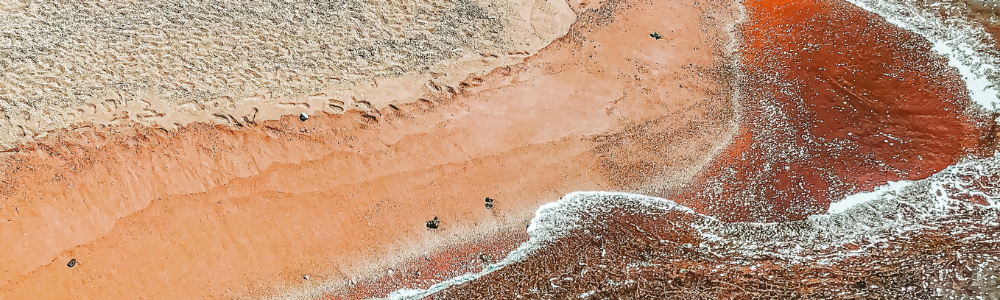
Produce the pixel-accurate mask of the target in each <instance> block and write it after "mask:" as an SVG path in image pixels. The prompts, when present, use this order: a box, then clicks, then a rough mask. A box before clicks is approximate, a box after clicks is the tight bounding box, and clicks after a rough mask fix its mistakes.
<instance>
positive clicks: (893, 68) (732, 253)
mask: <svg viewBox="0 0 1000 300" xmlns="http://www.w3.org/2000/svg"><path fill="white" fill-rule="evenodd" d="M743 4H744V5H745V6H746V8H747V17H748V20H747V22H746V23H745V24H744V25H743V26H742V27H741V28H740V33H741V34H742V36H743V39H744V40H743V44H742V47H741V52H742V54H743V59H742V63H743V65H742V68H743V73H744V74H745V78H744V80H743V82H742V83H741V84H742V87H743V95H742V98H741V101H740V102H741V105H742V109H743V123H742V125H741V129H740V131H739V133H738V135H737V136H736V137H735V138H734V141H733V143H732V144H731V145H730V146H729V147H728V148H727V149H725V150H724V151H723V152H722V153H721V154H720V155H719V156H718V157H717V158H716V159H715V160H714V161H712V163H711V164H710V165H709V166H708V167H707V168H706V169H705V170H706V171H704V172H703V173H702V174H700V175H699V177H698V178H699V179H698V180H697V181H696V182H695V183H693V184H691V185H689V186H687V187H686V188H685V190H684V191H683V192H681V193H679V194H677V195H674V196H672V197H670V198H671V199H672V200H676V201H678V202H680V203H681V204H684V205H686V206H689V207H692V208H694V209H695V210H697V211H698V212H701V213H705V214H707V215H710V216H715V217H718V218H719V219H721V220H726V221H745V220H753V221H789V220H800V219H803V218H805V217H806V216H809V215H812V214H819V213H824V212H825V211H826V210H827V208H828V206H829V203H830V202H831V201H835V200H838V199H839V198H841V197H843V196H844V195H846V194H851V193H856V192H859V191H866V190H872V189H873V188H874V187H876V186H879V185H882V184H885V183H886V181H897V180H919V179H923V178H926V177H928V176H930V175H932V174H934V173H937V172H939V171H941V170H942V169H944V168H945V167H947V166H949V165H952V164H954V163H955V162H956V161H958V160H959V159H961V158H962V157H967V156H970V155H972V156H985V155H989V154H991V153H992V151H993V150H994V149H995V148H996V141H995V137H996V133H997V128H996V127H997V126H996V124H994V123H993V121H991V119H992V118H993V117H978V116H974V115H975V114H973V113H970V112H968V111H967V106H968V104H969V96H968V93H967V92H966V89H965V85H964V83H963V82H962V81H961V80H960V77H959V76H958V74H957V72H955V71H954V70H953V69H951V68H949V67H948V66H947V62H946V61H944V59H943V58H941V57H939V56H936V55H934V54H932V52H931V51H930V45H929V44H928V43H927V42H926V41H924V40H922V39H920V38H918V37H917V36H915V35H913V34H911V33H908V32H905V31H903V30H901V29H899V28H896V27H895V26H892V25H890V24H888V23H886V22H885V21H884V20H882V19H881V18H880V17H878V16H875V15H872V14H870V13H868V12H865V11H863V10H861V9H859V8H857V7H855V6H853V5H850V4H847V3H846V2H844V1H790V0H778V1H772V0H748V1H745V2H743ZM994 117H995V116H994ZM987 168H989V167H987ZM996 176H997V174H996V172H995V171H994V172H992V173H989V172H988V173H984V174H978V175H975V176H972V177H969V178H964V179H963V180H964V181H963V182H965V183H962V184H951V185H945V188H944V190H945V191H946V192H947V193H950V194H951V197H952V199H957V200H959V201H967V203H973V204H977V205H986V204H988V202H987V199H986V197H996V196H997V194H998V193H997V191H998V189H997V186H996V185H997V181H996V180H995V179H996ZM960 181H961V180H960ZM968 190H975V191H980V192H967V191H968ZM984 195H987V196H984ZM622 205H624V206H625V207H626V208H623V209H611V210H610V212H605V213H602V214H594V215H587V216H586V217H584V218H583V219H584V220H585V221H584V222H586V225H584V226H583V227H584V228H586V230H587V231H582V230H581V231H578V232H575V233H574V234H572V235H571V236H569V237H567V238H562V239H558V240H556V241H553V242H552V243H550V244H547V245H546V246H545V247H544V248H543V249H542V250H540V251H538V252H536V253H535V254H533V255H531V256H530V257H528V258H526V259H525V260H523V261H520V262H517V263H515V264H512V265H509V266H507V267H504V268H503V269H500V270H499V271H496V272H493V273H489V274H487V275H485V276H483V277H480V278H477V279H475V280H472V281H470V282H467V283H464V284H461V285H458V286H455V287H453V288H450V289H447V290H445V291H443V292H440V293H436V294H434V295H431V297H429V298H435V299H456V298H504V299H513V298H520V297H527V298H588V297H589V298H593V299H605V298H617V299H649V298H690V299H719V298H726V299H730V298H732V299H756V298H761V297H775V298H790V297H791V298H794V297H805V298H844V296H845V295H851V296H855V297H859V298H878V297H890V298H892V297H897V298H911V299H912V298H927V297H932V296H940V295H937V294H935V291H934V290H933V289H930V288H926V287H927V286H928V285H930V286H935V285H941V284H950V288H951V289H953V290H952V291H954V292H955V293H957V294H960V295H976V293H978V292H981V291H982V290H979V289H980V288H981V287H982V284H984V283H982V282H978V281H976V280H966V281H963V282H957V281H954V280H951V279H941V278H935V277H934V276H936V275H935V274H956V273H955V272H958V273H960V274H959V275H961V276H964V277H963V278H970V277H975V276H977V275H975V274H972V273H970V272H971V271H967V270H972V269H973V268H974V266H977V265H978V266H988V268H997V267H1000V262H998V261H996V260H995V259H994V258H991V256H989V255H988V253H989V252H990V251H991V250H990V249H993V248H995V247H997V243H996V239H995V237H996V235H997V233H998V232H1000V231H997V230H996V223H995V222H994V223H989V222H985V223H978V221H981V220H984V218H985V220H990V219H991V218H992V219H996V214H995V212H993V211H990V210H986V209H982V208H977V207H973V208H971V209H969V210H967V211H962V212H960V213H959V215H955V216H952V217H950V218H951V219H950V220H951V221H950V222H953V223H954V224H961V225H956V226H957V227H954V228H964V230H959V231H953V230H952V229H953V227H950V226H937V225H939V224H932V225H933V226H932V227H935V228H936V229H934V230H923V231H916V232H910V233H907V234H905V235H904V236H893V237H890V238H889V241H888V242H884V243H880V244H879V249H880V250H877V251H865V252H862V253H861V254H859V255H857V256H856V257H851V258H846V259H843V260H840V261H838V262H837V263H834V264H831V265H826V266H821V265H816V264H805V265H795V264H794V263H793V262H791V261H789V260H787V259H783V258H778V257H767V256H764V257H746V256H743V255H744V254H745V253H740V252H738V251H736V250H732V249H735V246H733V248H732V249H728V250H726V248H725V247H724V248H723V250H720V251H719V252H704V251H700V250H698V247H697V246H696V245H699V244H700V243H702V242H704V240H702V237H700V236H698V235H697V233H695V231H694V230H693V228H692V224H693V223H695V222H696V221H697V220H696V218H695V217H693V215H691V214H684V213H677V212H668V213H659V212H654V213H650V212H649V211H643V209H644V208H635V209H634V210H633V209H630V208H627V207H628V205H630V204H627V203H626V204H622ZM928 222H936V221H928ZM796 224H802V223H791V224H789V226H790V227H793V228H794V227H796V226H799V225H796ZM990 224H992V225H990ZM736 232H737V234H736V235H735V236H733V238H741V237H746V238H757V239H761V241H765V240H767V238H766V237H764V236H763V235H762V236H749V235H747V234H746V233H743V234H739V231H736ZM984 232H985V233H986V234H987V235H988V236H990V237H993V238H994V239H990V238H986V239H985V240H987V241H991V242H983V243H970V242H969V241H970V239H967V238H968V237H970V236H973V235H977V234H980V233H984ZM758 233H759V232H758ZM869 242H870V241H867V240H859V241H857V242H851V243H846V244H842V245H835V246H834V247H831V248H823V250H820V251H818V252H816V253H812V255H834V256H837V255H841V254H843V253H846V252H848V251H853V250H857V249H859V248H860V247H864V246H865V243H869ZM813 246H815V245H813ZM471 248H472V249H477V248H475V247H471ZM943 249H950V250H947V251H944V250H943ZM942 251H944V252H942ZM958 252H961V253H962V254H961V255H957V256H956V253H958ZM963 255H964V257H965V258H963ZM969 257H972V258H969ZM942 262H945V263H942ZM751 264H752V265H753V267H752V268H751V267H749V266H750V265H751ZM955 270H959V271H955ZM961 270H966V271H961ZM963 272H964V273H963ZM949 276H952V275H949ZM951 278H954V276H952V277H951ZM989 284H990V283H986V285H989Z"/></svg>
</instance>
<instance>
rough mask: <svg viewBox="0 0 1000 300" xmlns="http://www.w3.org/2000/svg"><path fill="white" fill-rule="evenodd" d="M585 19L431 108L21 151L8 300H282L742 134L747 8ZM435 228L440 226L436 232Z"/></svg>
mask: <svg viewBox="0 0 1000 300" xmlns="http://www.w3.org/2000/svg"><path fill="white" fill-rule="evenodd" d="M588 5H589V6H588ZM573 7H574V8H575V9H578V10H579V19H578V21H577V22H576V23H575V25H574V26H573V27H572V28H571V30H570V33H569V34H567V36H565V37H563V38H562V39H559V40H557V41H556V42H554V43H553V44H552V45H550V46H548V47H547V48H545V49H543V50H541V51H540V52H539V53H538V54H537V55H535V56H532V57H530V58H528V59H527V60H526V61H525V62H524V63H521V64H518V65H515V66H512V67H509V68H501V69H497V70H495V71H494V72H492V73H490V74H488V75H487V76H484V77H482V78H469V79H467V80H466V81H465V82H464V83H463V84H461V85H460V86H457V87H446V86H433V87H432V88H433V89H435V90H439V91H440V93H437V94H432V95H427V96H426V97H425V100H422V101H420V102H418V103H414V104H406V105H391V106H390V107H387V108H384V109H381V110H378V111H376V110H362V111H360V112H348V113H347V114H344V115H321V116H316V117H313V118H310V119H309V120H308V121H307V122H299V121H298V120H296V119H295V118H293V117H285V118H283V119H281V120H280V121H266V122H260V123H247V124H243V126H242V127H226V126H217V125H204V124H192V125H190V126H186V127H183V128H181V129H178V130H177V131H169V132H168V131H162V130H155V129H148V128H133V127H101V126H94V127H92V128H79V129H74V130H66V131H61V132H54V133H52V134H50V135H48V136H47V137H45V138H43V139H41V140H39V141H37V142H34V143H30V144H26V145H24V146H22V147H18V148H16V149H14V150H13V151H12V152H11V153H10V154H9V155H8V156H6V157H5V158H4V159H3V161H2V162H0V170H2V174H3V175H0V176H2V177H0V182H2V186H0V195H2V197H3V198H2V199H3V200H2V203H0V219H2V222H0V240H2V241H4V242H2V243H0V253H4V255H3V256H0V298H3V299H39V298H75V299H98V298H99V299H130V298H143V299H199V298H229V297H241V298H242V297H259V296H265V295H275V294H283V293H287V292H289V291H296V290H302V289H306V288H308V286H306V284H314V285H323V286H326V285H331V284H333V285H336V284H337V283H338V282H341V281H342V280H344V279H346V278H348V277H356V276H361V275H363V274H364V272H365V271H366V270H369V266H376V267H373V268H377V266H384V265H386V264H391V263H394V262H398V261H400V260H402V259H404V258H406V257H412V255H416V254H417V253H424V252H428V251H432V250H434V249H437V248H440V247H444V246H446V245H448V244H449V243H453V242H456V241H461V240H466V239H469V238H473V237H476V236H481V235H483V234H489V233H492V232H495V231H497V230H501V229H503V228H508V227H520V226H524V222H526V221H527V220H528V218H529V217H530V216H531V213H532V212H533V211H534V209H535V208H536V207H537V206H538V205H539V204H541V203H545V202H550V201H553V200H555V199H557V198H558V197H560V196H561V195H563V194H565V193H568V192H570V191H575V190H596V189H601V190H648V189H649V185H648V182H647V181H648V180H649V179H650V178H655V179H656V180H663V181H664V182H673V183H675V184H676V185H679V184H681V183H683V182H684V181H685V180H686V179H687V177H688V176H689V175H690V174H693V173H694V172H696V171H697V170H698V168H699V166H700V165H701V164H703V163H704V162H705V161H706V160H707V159H708V158H709V157H710V156H711V155H712V154H713V153H714V152H715V151H717V150H718V149H720V148H721V147H723V146H724V144H725V142H726V141H727V139H728V136H729V134H730V131H731V128H732V127H733V124H734V121H735V120H734V119H735V115H736V114H735V112H734V111H733V106H732V102H731V101H732V100H731V98H730V97H729V94H728V93H727V87H726V86H725V85H724V84H719V82H728V81H725V80H727V79H731V76H732V75H731V74H730V73H728V71H727V69H726V67H728V66H729V61H728V60H727V59H725V58H724V56H723V55H722V54H724V52H725V51H724V49H725V47H726V46H727V45H728V43H729V40H728V35H727V32H726V31H725V26H726V25H728V24H731V22H732V20H733V19H734V17H735V16H734V15H733V14H734V13H735V10H734V9H733V8H731V7H723V5H722V4H718V3H699V2H697V1H681V2H669V3H668V2H662V1H660V2H657V1H654V2H634V3H633V2H628V3H625V2H609V3H600V2H599V3H598V4H597V5H595V4H594V3H574V4H573ZM586 7H594V8H595V9H593V10H586V9H585V8H586ZM654 31H655V32H658V33H660V34H661V35H662V36H663V39H661V40H655V39H653V38H651V37H650V36H649V34H650V33H651V32H654ZM720 80H721V81H720ZM636 172H639V173H636ZM670 188H672V186H670V185H668V186H667V187H665V189H666V190H669V189H670ZM486 196H489V197H492V198H494V199H497V203H496V204H497V207H496V208H495V209H494V210H492V211H490V210H486V209H484V207H483V203H482V199H483V197H486ZM434 216H437V217H439V218H440V219H441V220H442V227H441V229H439V230H437V231H428V230H427V229H426V228H424V221H426V220H429V219H431V218H433V217H434ZM71 258H75V259H76V261H77V262H78V263H77V265H76V266H74V267H73V268H68V267H67V265H66V263H67V262H68V261H69V260H70V259H71ZM304 274H310V278H311V280H309V281H308V283H304V282H303V280H302V275H304Z"/></svg>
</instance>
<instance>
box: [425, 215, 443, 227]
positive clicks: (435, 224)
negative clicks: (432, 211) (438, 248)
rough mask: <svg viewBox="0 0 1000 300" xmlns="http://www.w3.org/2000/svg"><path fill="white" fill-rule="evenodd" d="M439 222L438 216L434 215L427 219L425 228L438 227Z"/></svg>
mask: <svg viewBox="0 0 1000 300" xmlns="http://www.w3.org/2000/svg"><path fill="white" fill-rule="evenodd" d="M439 224H441V221H440V220H438V217H434V220H430V221H427V229H438V225H439Z"/></svg>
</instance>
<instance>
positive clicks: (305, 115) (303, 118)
mask: <svg viewBox="0 0 1000 300" xmlns="http://www.w3.org/2000/svg"><path fill="white" fill-rule="evenodd" d="M306 120H309V115H307V114H306V113H301V114H299V121H302V122H305V121H306Z"/></svg>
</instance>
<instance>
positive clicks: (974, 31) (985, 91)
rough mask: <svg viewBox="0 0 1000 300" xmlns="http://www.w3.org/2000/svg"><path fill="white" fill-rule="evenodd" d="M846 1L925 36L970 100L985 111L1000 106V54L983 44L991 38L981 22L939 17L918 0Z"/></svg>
mask: <svg viewBox="0 0 1000 300" xmlns="http://www.w3.org/2000/svg"><path fill="white" fill-rule="evenodd" d="M847 1H848V2H850V3H852V4H854V5H857V6H858V7H861V8H862V9H865V10H867V11H870V12H872V13H875V14H877V15H879V16H881V17H883V18H885V20H886V21H888V22H889V23H891V24H893V25H896V26H899V27H900V28H903V29H906V30H909V31H911V32H914V33H916V34H919V35H920V36H923V37H924V38H926V39H927V40H928V41H930V42H931V43H932V44H933V47H932V50H933V51H934V52H937V53H938V54H941V55H943V56H944V57H946V58H948V65H950V66H952V67H954V68H955V69H957V70H958V72H959V74H960V75H961V76H962V79H964V80H965V83H966V87H967V88H968V89H969V95H970V96H971V97H972V101H973V102H975V103H978V104H979V105H981V106H982V107H983V108H985V109H987V110H994V111H995V110H998V109H1000V68H998V66H1000V54H998V52H997V50H996V49H995V48H994V47H993V46H992V45H988V44H986V43H983V41H991V40H993V37H992V36H990V35H989V34H987V32H986V31H985V30H984V29H983V26H982V24H980V23H978V22H972V21H969V20H966V19H964V18H958V17H952V18H942V17H941V15H940V14H937V13H936V12H937V11H936V10H925V9H920V8H918V7H917V6H916V5H918V1H906V0H847ZM935 5H936V6H947V5H956V4H952V3H950V2H949V3H945V2H944V1H941V2H939V3H935V4H931V5H930V6H935ZM958 5H960V4H958Z"/></svg>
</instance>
